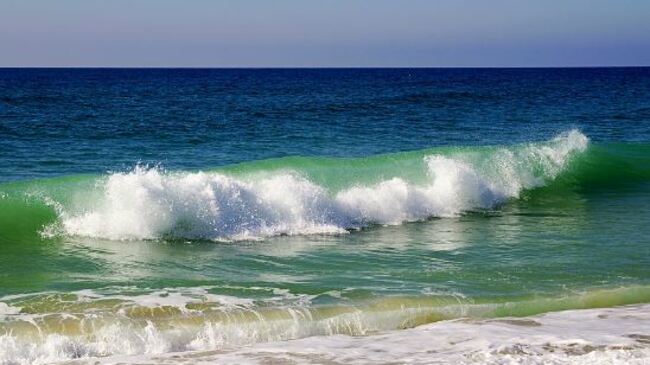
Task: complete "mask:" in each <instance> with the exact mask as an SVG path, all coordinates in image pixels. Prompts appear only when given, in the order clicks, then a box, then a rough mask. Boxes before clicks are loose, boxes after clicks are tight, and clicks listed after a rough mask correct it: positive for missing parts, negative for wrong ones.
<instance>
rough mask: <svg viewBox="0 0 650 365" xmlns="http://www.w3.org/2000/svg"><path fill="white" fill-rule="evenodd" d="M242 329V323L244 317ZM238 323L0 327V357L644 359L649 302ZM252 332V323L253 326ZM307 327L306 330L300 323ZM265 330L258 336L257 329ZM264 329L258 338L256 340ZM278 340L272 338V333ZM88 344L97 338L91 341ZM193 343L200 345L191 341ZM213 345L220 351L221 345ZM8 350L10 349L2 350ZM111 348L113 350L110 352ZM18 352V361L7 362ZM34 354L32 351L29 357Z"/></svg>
mask: <svg viewBox="0 0 650 365" xmlns="http://www.w3.org/2000/svg"><path fill="white" fill-rule="evenodd" d="M240 331H243V332H246V327H245V326H243V327H242V328H241V329H240ZM237 335H238V332H237V331H236V329H234V328H229V327H227V326H218V325H214V324H209V323H206V326H205V327H204V328H203V330H201V331H199V333H198V334H196V338H195V340H194V341H193V342H192V343H191V344H190V345H189V346H188V347H187V348H185V349H184V350H187V351H185V352H175V351H179V349H178V348H176V347H175V345H174V340H173V337H169V336H168V337H163V336H161V333H160V332H159V331H158V330H157V329H156V328H155V327H153V326H151V325H149V326H147V327H146V328H145V329H144V330H142V331H141V332H138V333H133V331H131V332H129V331H126V330H125V328H121V327H119V326H117V325H116V326H114V327H111V328H107V329H105V330H103V332H102V333H100V334H98V335H97V336H95V339H96V340H97V341H101V342H98V343H95V344H94V345H92V344H88V343H85V344H82V343H75V342H72V340H70V339H66V338H63V337H61V336H50V337H48V338H47V339H46V341H47V346H45V347H41V348H38V349H39V350H40V352H38V351H36V350H37V348H36V347H30V345H29V344H26V343H18V342H16V341H15V339H12V338H11V337H8V336H3V337H0V356H5V357H0V363H3V362H2V361H3V360H4V361H5V362H4V363H12V364H13V363H15V364H28V363H29V364H32V363H33V364H42V363H47V362H48V361H55V360H56V359H57V356H61V355H62V354H65V355H66V356H64V357H58V359H66V358H67V359H71V358H73V357H72V356H71V355H72V354H75V353H74V351H77V352H76V355H78V356H80V357H84V359H82V360H77V361H72V362H65V363H66V364H116V363H120V364H138V363H165V364H176V363H178V364H187V363H191V364H269V363H291V364H294V363H295V364H311V363H318V364H321V363H328V364H329V363H331V364H385V363H399V364H413V365H418V364H639V365H641V364H647V363H648V362H649V361H650V305H641V306H629V307H619V308H608V309H590V310H572V311H563V312H556V313H549V314H545V315H539V316H533V317H526V318H502V319H491V320H481V321H468V320H453V321H443V322H437V323H433V324H428V325H424V326H420V327H416V328H411V329H405V330H398V331H389V332H384V333H380V334H373V335H369V336H347V335H330V336H313V337H307V338H301V339H296V340H288V341H283V340H280V341H275V342H266V343H256V344H253V345H249V346H242V345H246V344H245V343H242V344H238V345H236V346H234V347H233V346H225V345H226V344H227V343H232V340H233V338H232V337H230V336H237ZM247 335H254V333H247ZM293 335H294V337H301V336H300V335H301V333H298V332H296V333H294V334H293ZM260 339H261V338H260ZM260 339H258V340H260ZM271 340H272V338H271ZM91 345H92V346H91ZM192 349H195V350H194V351H193V350H192ZM215 349H217V350H218V351H215ZM3 351H4V352H3ZM111 353H112V354H114V355H112V356H108V357H101V356H106V355H109V354H111ZM6 356H13V357H12V359H13V362H6V359H7V357H6ZM28 356H31V357H29V358H28Z"/></svg>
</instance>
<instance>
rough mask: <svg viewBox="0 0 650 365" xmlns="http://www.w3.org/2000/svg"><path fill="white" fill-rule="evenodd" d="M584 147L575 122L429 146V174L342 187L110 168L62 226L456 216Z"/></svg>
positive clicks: (121, 228) (535, 183) (237, 236)
mask: <svg viewBox="0 0 650 365" xmlns="http://www.w3.org/2000/svg"><path fill="white" fill-rule="evenodd" d="M587 145H588V139H587V137H586V136H584V135H583V134H582V133H580V132H578V131H575V130H573V131H569V132H565V133H562V134H561V135H559V136H557V137H556V138H554V139H552V140H551V141H547V142H544V143H537V144H528V145H523V146H515V147H509V148H507V147H503V148H495V149H491V150H489V151H483V152H480V153H479V152H458V153H455V154H451V155H439V154H431V155H428V156H425V157H424V158H423V164H422V166H423V169H425V170H426V171H425V174H426V176H427V179H426V181H425V182H413V181H409V180H408V179H407V178H403V177H393V178H391V179H386V180H383V181H380V182H378V183H374V184H366V185H363V184H354V183H353V184H352V185H351V186H349V187H347V188H344V189H341V190H339V191H331V190H329V189H328V188H327V187H326V186H320V185H318V184H316V183H314V182H313V181H311V180H309V179H308V178H307V177H306V176H304V175H303V174H302V173H301V172H300V171H299V170H290V169H289V170H283V171H279V172H274V173H268V174H261V175H259V176H249V177H235V176H231V175H228V174H225V173H216V172H164V171H162V170H160V169H155V168H153V169H147V168H142V167H137V168H135V169H134V170H133V171H131V172H128V173H114V174H111V175H109V176H108V177H107V178H106V179H105V180H103V181H102V182H101V183H100V186H99V196H97V197H95V198H93V199H86V200H84V201H77V202H75V203H74V204H72V206H74V208H69V207H66V206H63V207H60V208H59V209H58V210H59V215H60V220H59V223H58V228H59V229H58V231H60V232H62V233H63V234H66V235H78V236H88V237H97V238H104V239H114V240H128V239H159V238H166V237H171V238H188V239H194V238H198V239H211V240H226V241H233V240H244V239H261V238H264V237H268V236H274V235H296V234H332V233H345V232H347V231H348V230H350V229H359V228H363V227H365V226H368V225H372V224H382V225H388V224H399V223H403V222H409V221H417V220H423V219H427V218H431V217H454V216H458V215H460V214H462V213H463V212H467V211H471V210H479V209H487V208H493V207H495V206H497V205H499V204H502V203H504V202H505V201H507V200H508V199H512V198H517V197H519V195H520V193H521V192H522V191H523V190H525V189H531V188H535V187H539V186H543V185H544V184H546V183H548V182H549V181H551V180H553V179H554V178H556V177H557V176H558V175H559V174H560V173H561V172H562V171H563V170H564V169H565V168H566V165H567V164H568V162H569V161H570V158H571V156H573V155H574V154H575V153H578V152H581V151H584V150H585V149H586V148H587ZM50 231H51V230H50Z"/></svg>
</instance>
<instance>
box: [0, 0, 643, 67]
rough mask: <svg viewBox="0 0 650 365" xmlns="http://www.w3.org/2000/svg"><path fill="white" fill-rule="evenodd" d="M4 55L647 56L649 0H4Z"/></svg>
mask: <svg viewBox="0 0 650 365" xmlns="http://www.w3.org/2000/svg"><path fill="white" fill-rule="evenodd" d="M2 66H57V67H61V66H89V67H527V66H541V67H552V66H650V1H647V0H392V1H387V0H321V1H316V0H230V1H226V0H56V1H54V0H0V67H2Z"/></svg>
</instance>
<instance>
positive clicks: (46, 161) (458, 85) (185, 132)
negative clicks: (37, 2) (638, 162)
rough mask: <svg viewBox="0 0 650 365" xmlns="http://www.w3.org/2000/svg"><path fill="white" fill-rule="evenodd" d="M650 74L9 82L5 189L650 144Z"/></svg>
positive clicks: (30, 76)
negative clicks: (106, 175)
mask: <svg viewBox="0 0 650 365" xmlns="http://www.w3.org/2000/svg"><path fill="white" fill-rule="evenodd" d="M649 122H650V68H587V69H0V171H1V174H0V181H10V180H19V179H30V178H35V177H44V176H53V175H66V174H73V173H85V172H93V173H97V172H99V173H101V172H106V171H109V170H123V169H128V168H131V167H133V166H134V165H135V164H138V163H143V164H162V165H163V166H164V167H165V168H170V169H196V168H205V167H215V166H222V165H227V164H231V163H236V162H242V161H250V160H258V159H265V158H271V157H281V156H288V155H310V156H313V155H317V156H363V155H371V154H377V153H384V152H394V151H404V150H415V149H421V148H425V147H433V146H442V145H477V144H480V145H484V144H503V143H514V142H522V141H530V140H544V139H548V138H549V137H551V136H553V135H556V134H557V133H559V132H561V131H565V130H568V129H571V128H577V129H579V130H581V131H582V132H583V133H585V134H586V135H588V136H589V138H590V139H592V140H594V141H628V142H629V141H648V140H650V128H648V123H649Z"/></svg>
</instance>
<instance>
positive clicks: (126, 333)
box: [0, 286, 650, 364]
mask: <svg viewBox="0 0 650 365" xmlns="http://www.w3.org/2000/svg"><path fill="white" fill-rule="evenodd" d="M185 290H186V292H183V289H182V288H177V289H168V290H161V291H159V292H152V293H148V294H143V293H139V294H133V293H132V294H128V295H125V294H102V293H99V292H94V291H90V290H86V291H80V292H72V293H41V294H30V295H20V296H14V297H5V298H0V302H4V303H5V304H4V306H2V307H0V318H2V319H3V321H2V322H1V323H0V333H2V334H1V335H0V363H10V364H44V363H51V362H53V361H64V360H71V359H77V358H93V357H107V356H116V355H120V356H122V355H138V354H150V355H151V354H164V353H172V352H173V353H176V354H177V355H178V353H179V352H192V351H216V350H218V351H223V350H229V349H233V348H238V347H241V346H250V345H255V344H260V343H267V342H273V341H286V340H292V339H300V338H308V337H312V336H334V337H330V339H331V338H337V336H335V335H348V336H366V335H373V334H378V333H386V331H391V330H398V329H406V328H412V327H416V326H420V325H424V324H428V323H432V322H440V321H446V320H453V319H461V318H464V319H465V320H472V321H478V320H485V319H492V320H493V321H497V318H513V317H518V318H522V317H527V316H531V315H536V314H539V313H545V312H549V311H560V310H567V309H588V308H601V307H610V306H615V305H627V304H635V303H643V302H647V300H648V298H649V297H650V289H649V288H648V287H642V286H640V287H627V288H619V289H608V290H606V289H601V290H593V291H589V292H584V293H582V294H573V295H569V296H564V297H546V298H539V297H538V298H528V299H526V298H523V299H520V300H515V301H503V302H479V301H472V300H469V299H467V298H463V297H455V296H419V297H384V298H380V299H376V300H373V301H369V302H365V303H356V304H350V303H347V304H345V303H342V304H340V305H329V306H317V305H312V304H311V303H310V298H303V297H296V298H292V297H291V295H290V293H280V292H276V293H275V294H277V295H278V296H280V297H281V298H272V299H269V300H268V301H263V302H254V301H252V300H249V299H241V298H237V297H227V296H220V295H213V294H209V288H204V289H201V288H187V289H185ZM282 302H284V303H283V304H282ZM611 310H614V311H615V310H616V309H610V311H611ZM516 321H517V320H514V319H513V320H511V322H516ZM519 321H520V322H521V323H523V324H524V325H525V324H526V320H525V319H524V320H519ZM529 322H530V321H529ZM520 329H521V328H520ZM443 333H444V334H445V335H444V336H442V337H444V338H446V339H451V338H452V337H453V333H449V332H443ZM382 336H384V335H382ZM338 337H340V336H338ZM371 338H372V337H371ZM320 340H322V338H320V339H319V341H320ZM285 344H287V343H285Z"/></svg>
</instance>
